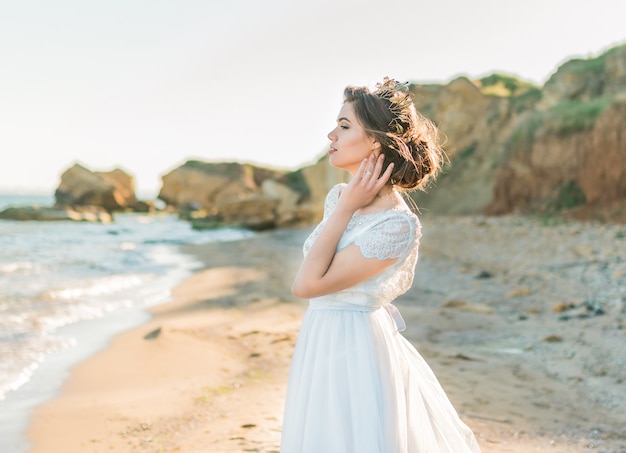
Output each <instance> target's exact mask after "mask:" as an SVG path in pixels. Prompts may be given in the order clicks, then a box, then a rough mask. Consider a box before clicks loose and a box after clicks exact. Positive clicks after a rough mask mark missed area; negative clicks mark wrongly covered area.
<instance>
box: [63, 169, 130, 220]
mask: <svg viewBox="0 0 626 453" xmlns="http://www.w3.org/2000/svg"><path fill="white" fill-rule="evenodd" d="M54 196H55V198H56V206H57V207H67V206H100V207H102V208H104V209H106V210H107V211H109V212H113V211H120V210H124V209H132V208H133V207H134V206H135V205H136V204H137V199H136V198H135V182H134V180H133V177H132V176H130V175H129V174H127V173H125V172H124V171H122V170H120V169H118V168H116V169H115V170H112V171H109V172H92V171H91V170H88V169H87V168H85V167H83V166H82V165H80V164H74V165H73V166H72V167H70V168H69V169H67V170H66V171H65V172H64V173H63V174H62V175H61V183H60V185H59V187H58V188H57V190H56V192H55V194H54Z"/></svg>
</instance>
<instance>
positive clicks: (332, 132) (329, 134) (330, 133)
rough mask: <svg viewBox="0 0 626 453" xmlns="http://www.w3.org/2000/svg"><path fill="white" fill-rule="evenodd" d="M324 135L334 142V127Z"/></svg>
mask: <svg viewBox="0 0 626 453" xmlns="http://www.w3.org/2000/svg"><path fill="white" fill-rule="evenodd" d="M326 137H328V140H330V141H331V142H334V141H335V138H336V135H335V129H333V130H332V131H330V132H329V133H328V135H327V136H326Z"/></svg>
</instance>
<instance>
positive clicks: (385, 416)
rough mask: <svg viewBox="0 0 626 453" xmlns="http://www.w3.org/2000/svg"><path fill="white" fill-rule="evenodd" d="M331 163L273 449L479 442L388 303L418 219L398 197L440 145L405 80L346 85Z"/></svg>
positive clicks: (440, 156)
mask: <svg viewBox="0 0 626 453" xmlns="http://www.w3.org/2000/svg"><path fill="white" fill-rule="evenodd" d="M344 97H345V101H344V104H343V106H342V108H341V110H340V112H339V115H338V118H337V125H336V127H335V128H334V129H333V130H332V131H331V132H330V133H329V134H328V138H329V139H330V142H331V144H330V149H329V153H328V154H329V161H330V164H331V165H333V166H334V167H337V168H341V169H344V170H347V171H348V172H350V173H351V174H352V179H351V180H350V183H348V184H339V185H337V186H335V187H333V188H332V189H331V190H330V192H329V193H328V195H327V197H326V202H325V210H324V218H323V220H322V221H321V223H320V224H319V225H318V226H317V227H316V228H315V230H314V231H313V232H312V233H311V235H310V236H309V238H308V239H307V240H306V242H305V244H304V254H305V257H304V260H303V262H302V265H301V266H300V269H299V270H298V272H297V275H296V277H295V280H294V282H293V286H292V291H293V293H294V295H296V296H298V297H301V298H306V299H310V302H309V308H308V310H307V312H306V314H305V317H304V320H303V323H302V327H301V330H300V334H299V337H298V342H297V345H296V348H295V351H294V356H293V359H292V364H291V371H290V374H289V384H288V390H287V398H286V404H285V413H284V422H283V432H282V440H281V452H282V453H440V452H441V453H443V452H445V453H464V452H474V453H475V452H480V448H479V447H478V444H477V442H476V439H475V437H474V435H473V433H472V432H471V430H470V429H469V428H468V427H467V426H466V425H465V424H464V423H463V422H462V421H461V419H460V418H459V416H458V415H457V413H456V411H455V409H454V407H453V406H452V404H451V403H450V401H449V400H448V398H447V396H446V394H445V392H444V391H443V389H442V388H441V386H440V385H439V383H438V381H437V378H436V377H435V375H434V374H433V372H432V370H431V369H430V367H429V366H428V365H427V364H426V362H425V361H424V359H423V358H422V357H421V356H420V354H419V353H418V352H417V351H416V350H415V348H414V347H413V346H412V345H411V344H410V343H409V342H408V341H407V340H406V339H405V338H404V337H403V336H402V335H401V334H400V333H399V332H400V331H402V330H403V329H404V321H403V320H402V316H400V313H399V311H398V310H397V309H396V308H395V306H394V305H392V301H393V300H394V299H395V298H397V297H398V296H399V295H401V294H403V293H405V292H406V291H407V290H408V289H409V288H410V286H411V284H412V282H413V274H414V270H415V265H416V262H417V255H418V245H419V239H420V236H421V226H420V223H419V220H418V218H417V216H416V215H415V214H414V213H413V212H412V211H411V209H409V207H408V206H407V205H406V203H405V202H404V199H403V197H402V195H401V191H403V190H411V189H423V188H424V187H425V186H426V185H427V184H428V183H429V182H430V181H431V180H432V179H434V178H435V177H436V175H437V173H438V172H439V170H440V169H441V166H442V163H443V161H444V159H445V155H444V153H443V151H442V150H441V148H440V146H439V144H438V139H437V129H436V128H435V126H434V125H433V124H432V123H431V122H430V121H429V120H427V119H426V118H424V117H422V116H420V115H419V114H418V113H417V112H416V110H415V107H414V105H413V100H412V96H411V93H410V91H409V90H408V86H407V85H406V84H400V83H398V82H397V81H395V80H392V79H388V78H385V79H384V81H383V83H379V84H377V86H376V89H375V90H374V91H373V92H370V91H369V90H368V89H367V88H365V87H348V88H346V90H345V92H344Z"/></svg>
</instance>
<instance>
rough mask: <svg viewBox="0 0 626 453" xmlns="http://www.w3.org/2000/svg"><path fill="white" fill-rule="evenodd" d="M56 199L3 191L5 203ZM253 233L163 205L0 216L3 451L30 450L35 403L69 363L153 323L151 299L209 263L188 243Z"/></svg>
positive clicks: (0, 205) (1, 203)
mask: <svg viewBox="0 0 626 453" xmlns="http://www.w3.org/2000/svg"><path fill="white" fill-rule="evenodd" d="M52 202H53V200H52V197H45V196H44V197H33V196H3V195H0V210H2V209H4V208H5V207H7V206H9V205H32V204H37V203H40V204H42V205H51V204H52ZM252 234H253V233H251V232H249V231H246V230H240V229H216V230H205V231H196V230H193V229H192V228H191V227H190V225H189V223H187V222H184V221H181V220H179V219H178V217H177V216H176V215H174V214H165V213H159V214H116V215H115V220H114V222H113V223H110V224H101V223H84V222H69V221H62V222H28V221H27V222H17V221H7V220H0V451H2V452H11V453H18V452H21V451H25V450H26V448H27V445H26V443H25V441H24V439H22V432H23V430H24V428H25V425H26V423H27V417H28V414H29V413H30V410H31V409H32V407H33V406H35V405H37V404H40V403H41V402H43V401H44V400H45V399H47V398H49V397H51V396H52V395H53V394H54V392H55V391H56V390H58V387H60V385H61V383H62V381H63V378H64V377H65V376H66V374H67V369H68V368H69V367H71V366H72V365H74V364H75V363H76V362H77V361H79V360H82V359H84V358H86V357H88V356H89V355H91V354H93V353H94V352H96V351H97V350H98V349H101V348H102V347H104V346H105V345H106V342H107V341H108V340H109V339H110V338H111V336H113V335H114V334H116V333H119V332H121V331H123V330H126V329H128V328H130V327H132V326H135V325H138V324H140V323H142V322H145V321H146V320H147V319H148V315H147V312H146V310H145V308H146V307H149V306H151V305H155V304H158V303H163V302H166V301H167V300H168V299H169V296H170V291H171V289H172V288H173V287H174V286H175V285H176V284H178V283H179V282H180V281H181V280H182V279H183V278H184V277H186V276H188V275H189V274H190V273H191V271H193V270H194V269H196V268H198V267H200V266H201V263H199V262H196V261H195V260H193V259H192V258H191V257H189V256H187V255H183V254H181V253H179V246H180V245H182V244H201V243H207V242H213V241H234V240H242V239H244V238H246V237H249V236H251V235H252Z"/></svg>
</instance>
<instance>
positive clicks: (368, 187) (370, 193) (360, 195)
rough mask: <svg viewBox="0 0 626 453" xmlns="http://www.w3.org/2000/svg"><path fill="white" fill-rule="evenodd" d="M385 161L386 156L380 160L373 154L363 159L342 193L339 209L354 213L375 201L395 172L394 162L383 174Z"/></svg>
mask: <svg viewBox="0 0 626 453" xmlns="http://www.w3.org/2000/svg"><path fill="white" fill-rule="evenodd" d="M384 160H385V156H384V154H382V153H381V154H380V155H379V156H378V158H376V155H375V154H373V153H372V154H371V155H370V156H369V157H367V158H365V159H363V162H361V166H360V167H359V170H358V171H357V172H356V173H355V174H354V176H353V177H352V180H351V181H350V183H349V184H348V185H347V186H346V187H345V188H344V189H343V190H342V191H341V196H340V197H339V201H338V203H337V208H340V209H345V210H346V211H349V212H351V213H354V212H355V211H357V210H358V209H360V208H363V207H365V206H367V205H369V204H370V203H371V202H372V201H374V199H375V198H376V195H378V192H380V190H381V189H382V188H383V187H384V186H385V184H386V183H387V181H388V180H389V178H390V177H391V172H392V171H393V162H392V163H390V164H389V165H387V168H386V169H385V171H384V172H382V170H383V163H384ZM381 172H382V174H381Z"/></svg>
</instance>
